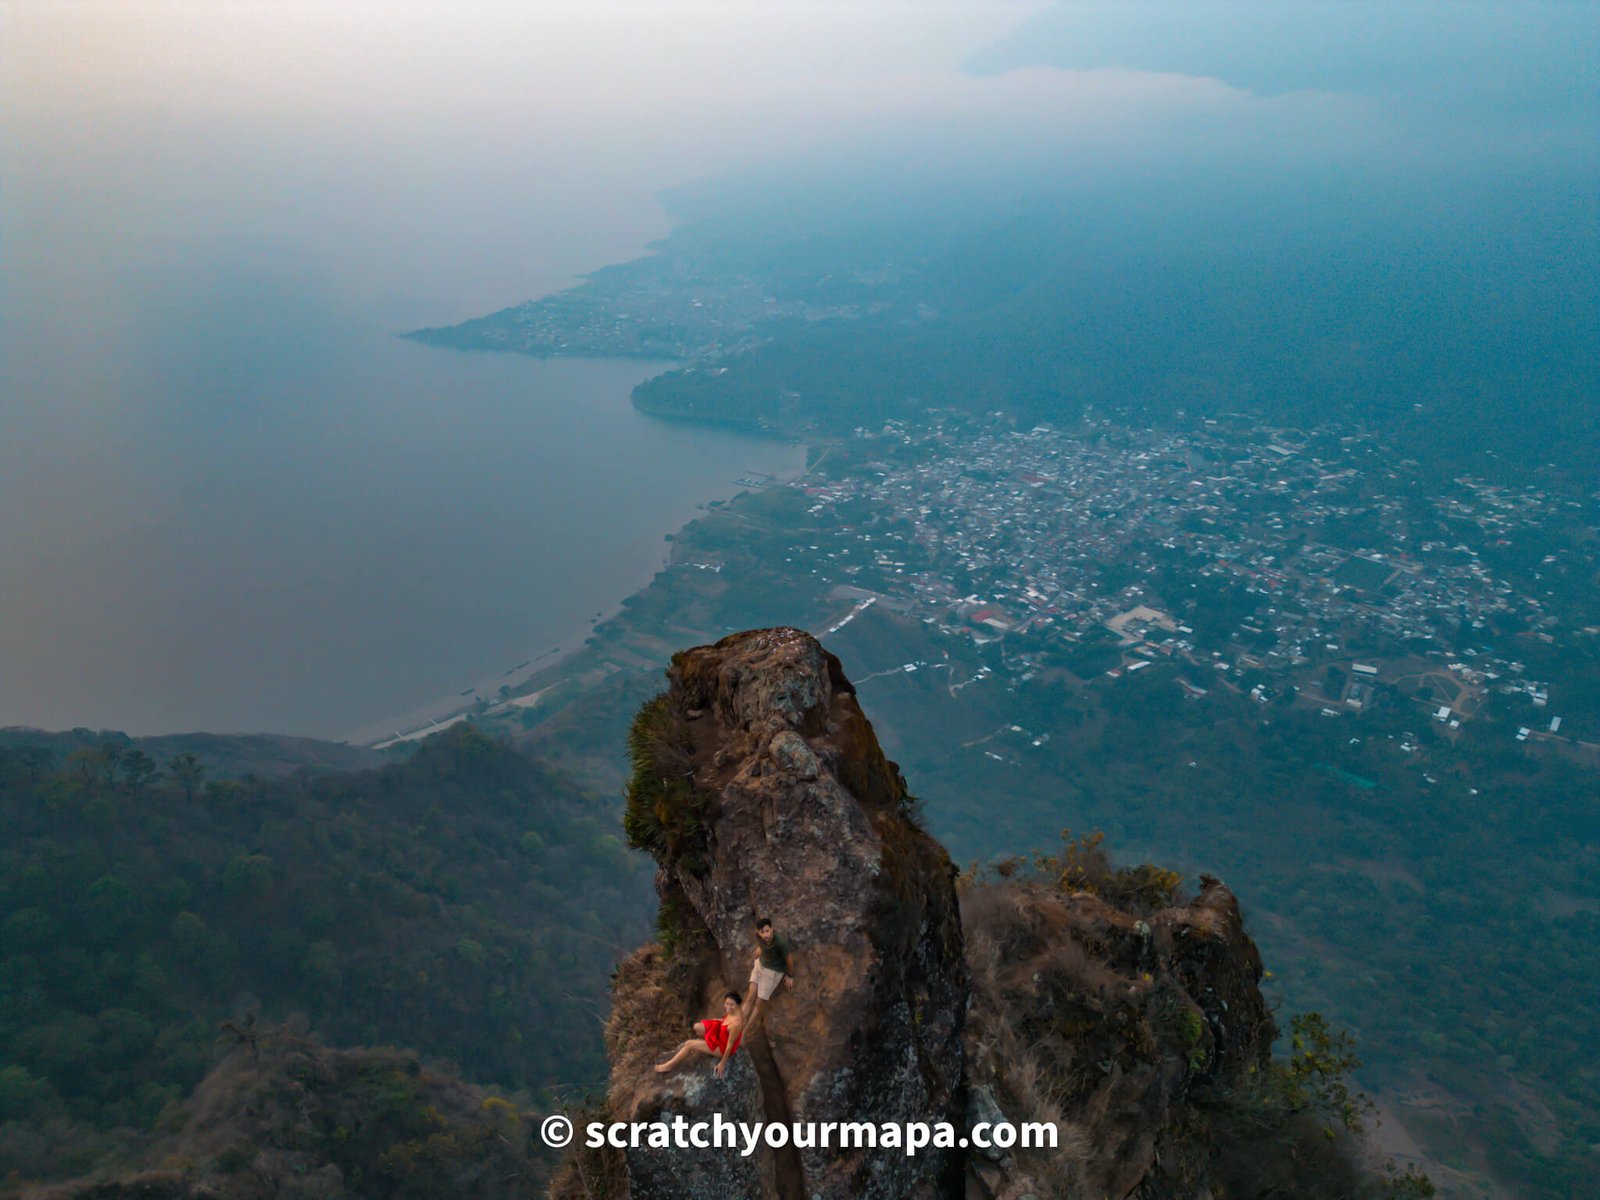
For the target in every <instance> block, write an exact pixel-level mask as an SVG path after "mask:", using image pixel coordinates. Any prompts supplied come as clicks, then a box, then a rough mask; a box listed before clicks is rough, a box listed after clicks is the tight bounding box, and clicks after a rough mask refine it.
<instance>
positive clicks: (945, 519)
mask: <svg viewBox="0 0 1600 1200" xmlns="http://www.w3.org/2000/svg"><path fill="white" fill-rule="evenodd" d="M794 486H802V487H803V488H804V491H805V494H806V497H807V499H808V501H809V508H808V513H809V515H810V517H812V518H813V519H814V520H815V521H816V523H817V529H818V533H817V534H816V540H815V543H814V544H807V545H805V546H798V547H796V550H797V552H798V553H797V557H796V565H797V566H799V567H800V568H802V569H806V570H808V571H809V572H811V573H813V574H815V575H817V576H818V577H819V581H826V582H832V583H835V584H836V585H839V586H841V587H843V588H846V589H851V594H856V593H859V594H860V595H861V596H869V595H870V596H875V597H877V598H878V599H880V600H881V601H883V602H885V603H887V604H889V605H890V606H892V607H896V608H899V609H901V610H902V611H905V612H908V613H912V614H915V615H916V616H918V617H920V618H921V619H923V620H924V621H926V622H928V623H930V624H932V625H935V626H937V627H939V628H940V629H942V630H944V631H945V632H947V633H951V634H957V635H960V636H962V637H970V638H971V639H973V640H974V641H975V642H977V643H981V644H990V643H1000V649H1001V653H1000V655H999V656H998V660H997V661H998V662H1000V663H1002V664H1004V668H1005V669H1007V670H1009V671H1011V672H1014V673H1015V674H1016V675H1017V677H1018V678H1022V679H1026V678H1030V677H1032V675H1033V674H1034V673H1037V672H1040V671H1046V670H1053V669H1063V670H1067V671H1071V672H1073V673H1074V674H1076V675H1078V676H1080V677H1084V678H1089V677H1097V676H1102V675H1103V676H1107V677H1110V678H1112V679H1116V678H1119V677H1121V676H1123V675H1125V674H1128V673H1133V672H1137V671H1139V670H1141V669H1143V668H1144V667H1146V666H1148V665H1150V664H1152V663H1156V662H1162V661H1171V662H1175V663H1179V664H1181V665H1182V666H1183V668H1184V670H1183V671H1182V673H1181V674H1180V675H1179V677H1178V679H1179V683H1180V684H1181V686H1182V687H1183V688H1184V689H1185V690H1186V691H1187V692H1188V693H1189V694H1191V695H1195V696H1198V695H1203V694H1205V692H1206V691H1207V690H1208V689H1210V688H1213V687H1225V688H1232V689H1235V690H1237V691H1239V692H1241V693H1244V694H1248V695H1250V696H1251V697H1252V698H1253V699H1255V700H1257V701H1258V702H1260V703H1262V704H1269V703H1273V702H1279V703H1300V704H1310V705H1315V706H1316V707H1318V708H1319V709H1320V710H1321V711H1323V712H1324V713H1326V714H1327V715H1329V716H1338V715H1341V714H1344V713H1349V712H1360V711H1362V710H1363V709H1364V708H1365V707H1366V706H1368V705H1370V704H1371V703H1372V701H1373V699H1374V697H1375V695H1376V694H1377V691H1378V690H1379V689H1385V688H1387V689H1391V694H1396V695H1400V696H1403V697H1405V698H1407V699H1410V700H1413V701H1415V702H1416V703H1417V704H1418V705H1419V706H1420V707H1421V709H1422V710H1423V711H1425V712H1426V714H1427V716H1428V717H1429V718H1431V719H1432V720H1433V721H1435V722H1436V723H1437V724H1438V725H1439V726H1441V727H1443V728H1444V729H1447V730H1453V729H1458V728H1459V727H1460V725H1461V723H1462V722H1464V721H1470V720H1472V719H1473V718H1474V717H1475V716H1477V715H1478V714H1479V713H1480V710H1481V709H1482V708H1483V706H1484V703H1485V699H1486V698H1487V697H1488V696H1490V695H1499V696H1502V697H1506V698H1507V699H1508V703H1509V705H1510V707H1511V710H1513V711H1516V712H1521V713H1523V714H1524V717H1525V719H1523V720H1522V722H1521V724H1520V725H1519V726H1518V728H1517V732H1516V736H1517V737H1518V738H1519V739H1522V740H1526V739H1528V738H1529V737H1548V736H1558V735H1560V734H1561V731H1562V713H1561V710H1560V708H1559V706H1558V705H1555V706H1553V703H1552V699H1551V697H1552V694H1553V689H1552V682H1551V680H1550V679H1547V678H1541V677H1536V672H1535V671H1532V670H1530V668H1529V666H1528V664H1527V663H1526V662H1525V661H1524V659H1527V658H1529V657H1530V654H1529V648H1533V649H1541V648H1542V649H1543V650H1544V651H1546V652H1548V650H1549V649H1550V648H1553V647H1557V646H1559V645H1560V644H1562V643H1564V642H1566V641H1567V640H1569V639H1587V640H1590V641H1592V639H1593V638H1594V637H1595V634H1596V630H1595V628H1594V627H1593V626H1587V627H1585V626H1582V625H1578V624H1576V623H1575V622H1573V621H1571V620H1564V619H1563V616H1562V615H1561V614H1562V606H1561V603H1560V590H1559V584H1560V579H1561V578H1562V577H1563V571H1562V567H1563V562H1562V560H1563V557H1564V556H1565V557H1571V556H1572V553H1573V552H1572V550H1571V548H1570V547H1566V546H1565V545H1564V544H1552V545H1551V546H1550V547H1549V550H1548V552H1547V553H1542V554H1541V555H1540V557H1539V559H1538V560H1536V561H1535V562H1534V563H1533V564H1532V566H1531V569H1530V568H1526V567H1524V568H1520V569H1507V568H1506V567H1504V566H1502V565H1500V564H1505V563H1511V564H1513V568H1516V564H1520V563H1522V562H1524V561H1525V560H1526V558H1527V553H1526V552H1527V551H1528V549H1529V546H1530V545H1533V544H1534V543H1536V542H1537V543H1538V546H1537V547H1536V548H1542V547H1543V542H1542V541H1541V540H1540V539H1544V538H1546V537H1547V536H1549V531H1550V530H1551V529H1555V528H1568V527H1577V528H1580V529H1582V530H1584V531H1586V534H1587V535H1589V536H1592V535H1593V534H1594V532H1595V526H1596V524H1597V520H1596V512H1597V508H1596V505H1595V503H1594V497H1589V498H1587V502H1583V501H1578V500H1573V499H1571V498H1558V497H1556V496H1553V495H1550V494H1547V493H1546V492H1544V491H1541V490H1539V489H1537V488H1533V487H1528V488H1521V489H1516V488H1507V487H1496V486H1490V485H1487V484H1483V483H1480V482H1478V481H1475V480H1472V479H1468V478H1462V479H1457V480H1454V481H1451V482H1450V484H1449V485H1448V487H1447V488H1445V489H1443V490H1436V489H1431V488H1429V487H1426V486H1424V484H1423V482H1422V481H1421V480H1420V479H1419V477H1418V469H1417V464H1415V463H1413V462H1409V461H1406V460H1396V459H1395V458H1394V457H1393V456H1392V455H1391V454H1389V453H1388V452H1387V450H1386V449H1385V447H1384V446H1382V445H1381V444H1380V443H1379V442H1378V441H1376V440H1374V439H1373V438H1372V437H1370V436H1367V435H1364V434H1361V433H1357V432H1351V431H1348V430H1339V429H1333V428H1323V429H1316V430H1310V431H1304V430H1291V429H1269V428H1263V427H1259V426H1252V425H1251V424H1249V423H1248V422H1246V421H1244V420H1243V419H1236V420H1230V419H1227V418H1223V419H1219V420H1205V421H1201V422H1196V423H1195V424H1194V425H1192V426H1191V427H1188V428H1181V429H1176V430H1175V429H1139V428H1136V427H1129V426H1127V425H1124V424H1116V423H1111V422H1104V421H1098V422H1097V421H1094V420H1090V421H1089V422H1087V423H1086V424H1085V425H1084V426H1083V427H1075V428H1073V429H1071V430H1066V429H1057V428H1054V427H1051V426H1048V425H1039V426H1035V427H1033V428H1031V429H1018V428H1011V427H1009V426H1008V425H1007V424H1006V423H1005V422H1004V421H1003V420H1002V419H1000V418H999V417H998V415H996V416H995V418H993V419H991V420H989V421H975V420H972V419H969V418H962V417H957V416H955V415H951V416H949V417H947V418H945V419H944V420H942V421H940V422H937V423H935V424H934V425H933V426H931V427H929V428H927V429H916V428H913V427H909V426H905V425H901V424H898V423H893V422H891V423H890V424H889V425H887V426H886V427H884V428H883V429H881V430H874V431H867V430H859V431H858V432H857V437H856V438H854V439H852V440H851V441H850V442H848V443H846V444H845V445H844V446H842V447H837V448H835V452H833V453H832V454H831V456H826V457H824V459H823V461H822V462H821V463H820V465H819V466H818V468H817V469H816V470H814V471H813V472H812V473H811V474H810V475H809V476H808V477H807V479H806V480H804V481H803V483H801V484H797V485H794ZM1519 551H1520V552H1521V556H1520V557H1518V552H1519ZM1569 565H1570V564H1569ZM1514 575H1515V576H1519V577H1515V578H1514ZM1555 692H1556V693H1557V694H1559V689H1555ZM1569 733H1570V730H1569Z"/></svg>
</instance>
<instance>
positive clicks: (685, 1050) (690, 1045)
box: [656, 1038, 705, 1075]
mask: <svg viewBox="0 0 1600 1200" xmlns="http://www.w3.org/2000/svg"><path fill="white" fill-rule="evenodd" d="M696 1046H699V1047H700V1048H701V1049H702V1050H703V1049H705V1043H704V1042H697V1041H695V1040H694V1039H693V1038H690V1039H689V1040H687V1041H686V1042H684V1043H683V1044H682V1045H681V1046H679V1047H678V1052H677V1053H676V1054H674V1055H673V1056H672V1057H671V1058H669V1059H667V1061H666V1062H659V1063H657V1064H656V1070H657V1071H659V1072H661V1073H662V1074H663V1075H665V1074H666V1073H667V1072H668V1071H670V1070H672V1068H673V1067H675V1066H677V1065H678V1064H679V1063H681V1062H682V1061H683V1060H684V1059H686V1058H688V1057H689V1055H691V1054H693V1053H694V1048H695V1047H696Z"/></svg>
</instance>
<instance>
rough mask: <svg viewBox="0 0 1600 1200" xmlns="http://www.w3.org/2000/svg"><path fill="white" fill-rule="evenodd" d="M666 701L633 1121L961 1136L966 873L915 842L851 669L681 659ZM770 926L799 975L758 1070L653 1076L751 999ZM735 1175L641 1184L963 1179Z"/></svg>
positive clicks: (818, 1193)
mask: <svg viewBox="0 0 1600 1200" xmlns="http://www.w3.org/2000/svg"><path fill="white" fill-rule="evenodd" d="M668 679H669V681H670V686H669V688H668V690H667V692H666V693H665V695H663V696H662V697H660V698H658V699H657V700H656V701H654V702H652V703H651V704H650V705H647V706H646V708H645V709H644V710H643V711H642V712H641V713H640V715H639V718H638V720H637V721H636V723H635V727H634V732H633V747H632V749H633V752H634V759H635V766H636V771H635V776H634V780H633V784H632V787H631V789H630V795H629V801H628V833H629V836H630V839H631V840H632V841H633V842H634V843H635V844H637V845H641V846H644V847H645V848H647V849H649V850H650V851H651V852H652V853H653V854H654V855H655V858H656V861H657V863H658V865H659V867H660V872H659V875H658V878H657V888H658V891H659V892H660V895H661V903H662V920H661V925H662V934H663V939H664V942H665V943H666V944H667V947H668V949H669V953H660V952H651V953H648V954H645V955H643V956H636V957H635V959H633V960H631V961H630V962H629V963H628V964H626V965H625V967H624V969H623V971H622V972H621V973H620V974H619V977H618V983H617V997H616V1013H615V1014H614V1016H613V1020H612V1022H611V1029H610V1038H609V1040H610V1045H611V1049H612V1052H613V1073H612V1086H611V1095H610V1103H611V1106H612V1109H613V1111H614V1112H616V1113H617V1114H618V1119H625V1120H636V1119H649V1118H651V1117H655V1116H660V1115H671V1114H675V1113H677V1112H684V1113H686V1114H688V1115H690V1116H706V1117H709V1115H710V1114H711V1113H712V1112H714V1111H722V1112H723V1113H724V1115H726V1116H729V1117H734V1116H736V1115H737V1116H745V1117H751V1116H753V1118H754V1119H758V1120H759V1119H766V1120H778V1121H829V1120H834V1121H845V1120H873V1121H880V1122H881V1121H894V1120H906V1121H938V1120H946V1119H948V1120H956V1119H958V1117H959V1111H958V1106H959V1104H960V1101H961V1097H960V1094H959V1093H960V1082H961V1070H962V1051H961V1032H962V1024H963V1021H964V1018H965V1012H966V1003H967V996H968V987H967V978H966V965H965V959H964V956H963V953H962V939H961V924H960V916H959V912H958V908H957V904H956V893H955V875H956V872H955V869H954V867H953V865H952V863H951V861H950V858H949V856H948V855H947V854H946V853H945V851H944V849H943V848H942V847H940V846H939V845H938V843H937V842H935V841H934V840H933V839H932V838H930V837H928V836H927V835H926V834H925V833H924V832H923V831H922V830H921V829H920V827H919V826H918V825H917V823H916V821H915V819H914V816H913V814H912V803H913V802H912V798H911V796H910V794H909V793H908V791H907V789H906V786H905V782H904V781H903V780H902V779H901V777H900V773H899V771H898V770H897V769H896V768H895V766H894V764H892V763H890V762H888V761H887V760H886V759H885V757H884V755H883V751H882V750H881V749H880V748H879V746H878V741H877V738H876V737H875V735H874V734H873V731H872V727H871V725H870V724H869V723H868V722H867V720H866V718H865V717H864V716H863V715H862V713H861V709H860V707H859V706H858V705H857V703H856V698H855V692H854V689H852V688H851V687H850V685H849V683H848V682H847V681H846V680H845V678H844V674H843V671H842V670H841V669H840V666H839V662H838V660H837V659H835V658H834V657H833V656H832V655H830V654H828V653H827V652H826V651H824V650H823V649H822V647H821V646H820V645H819V644H818V642H817V641H816V639H815V638H813V637H811V636H810V635H809V634H805V633H802V632H800V631H799V630H795V629H771V630H761V631H757V632H751V633H744V634H738V635H735V636H733V637H729V638H726V639H724V640H723V641H721V642H718V643H717V644H716V645H715V646H703V647H699V648H697V649H694V650H690V651H687V652H685V653H683V654H680V655H678V656H677V657H676V658H675V659H674V660H673V664H672V666H671V668H670V670H669V671H668ZM758 916H759V917H766V918H769V919H771V921H772V922H773V924H774V926H775V928H776V929H777V930H778V932H779V933H780V935H781V936H782V937H783V938H785V939H786V940H787V942H788V943H789V945H790V947H791V950H792V956H793V962H794V968H795V969H794V980H793V983H792V984H791V985H789V986H786V987H783V988H782V989H781V990H780V991H779V992H778V994H777V995H776V996H775V997H774V998H773V999H772V1000H771V1001H770V1002H768V1004H767V1005H766V1006H765V1011H764V1017H763V1019H762V1020H761V1021H760V1023H759V1026H758V1028H757V1029H756V1031H755V1032H754V1033H753V1034H752V1036H751V1037H750V1038H749V1040H748V1041H747V1043H746V1045H747V1047H748V1049H749V1054H748V1055H747V1056H746V1055H740V1056H738V1059H739V1061H738V1065H737V1066H736V1068H735V1070H733V1071H730V1072H729V1076H728V1079H727V1080H725V1081H719V1080H715V1079H714V1078H712V1076H711V1072H710V1068H709V1065H707V1066H705V1067H700V1068H697V1069H692V1070H690V1069H686V1070H682V1071H679V1072H677V1073H675V1074H674V1075H672V1076H668V1077H665V1078H664V1077H662V1076H659V1075H657V1074H655V1073H654V1072H653V1071H652V1070H651V1069H650V1067H651V1064H653V1063H654V1062H655V1061H656V1059H657V1058H658V1057H659V1056H660V1055H661V1053H662V1051H663V1050H664V1049H665V1048H666V1047H667V1046H669V1045H671V1044H672V1043H673V1042H675V1041H676V1040H678V1039H681V1038H682V1036H683V1031H685V1030H686V1029H687V1027H688V1025H689V1023H690V1022H691V1021H692V1020H694V1019H695V1018H696V1017H700V1016H704V1015H707V1014H711V1013H714V1012H716V1011H718V999H719V998H720V996H721V995H722V994H723V993H724V992H725V991H727V990H729V989H733V990H737V991H740V992H743V991H745V989H746V986H747V981H748V979H749V976H750V970H751V960H752V957H753V955H754V953H755V950H756V947H757V939H756V935H755V921H756V919H757V917H758ZM647 997H655V998H657V999H658V1000H659V1001H665V1003H664V1004H658V1008H664V1009H665V1012H658V1013H657V1014H656V1018H657V1019H656V1020H652V1021H651V1022H650V1024H651V1025H652V1026H659V1025H660V1024H664V1025H666V1026H669V1027H670V1032H669V1033H668V1034H667V1036H668V1041H667V1042H662V1041H660V1040H659V1039H650V1038H641V1037H638V1036H636V1035H637V1034H638V1033H640V1032H641V1030H638V1029H635V1028H633V1027H632V1022H631V1019H630V1018H631V1017H632V1016H636V1015H638V1014H637V1010H636V1008H635V1006H636V1005H637V1004H638V1003H639V1002H640V1001H641V1000H644V999H645V998H647ZM674 1001H676V1007H675V1006H674V1003H673V1002H674ZM662 1017H665V1020H664V1021H663V1020H661V1018H662ZM663 1032H665V1031H663ZM735 1158H736V1156H732V1155H729V1154H727V1153H726V1152H718V1151H707V1152H700V1153H697V1154H688V1155H672V1154H662V1153H661V1152H659V1151H641V1152H639V1153H637V1154H635V1155H633V1156H631V1157H630V1158H629V1160H628V1164H627V1165H628V1173H629V1176H630V1180H631V1183H632V1188H633V1194H634V1195H635V1196H636V1197H643V1196H685V1197H687V1196H704V1195H729V1196H732V1195H740V1196H762V1195H765V1196H780V1197H788V1196H806V1197H839V1198H840V1200H845V1198H846V1197H883V1198H885V1200H887V1198H889V1197H907V1196H922V1195H926V1196H933V1195H938V1194H942V1190H943V1184H942V1183H941V1180H942V1178H943V1177H944V1176H945V1175H946V1174H947V1173H948V1172H950V1171H951V1170H958V1168H957V1167H955V1166H954V1165H953V1164H951V1163H950V1162H948V1161H946V1158H945V1157H944V1156H943V1155H940V1154H936V1153H932V1152H928V1153H925V1154H923V1155H920V1156H918V1157H916V1158H908V1157H906V1156H904V1155H900V1156H893V1155H879V1154H875V1153H871V1152H866V1151H844V1152H841V1151H838V1150H830V1151H826V1152H824V1151H809V1150H794V1149H789V1150H786V1151H778V1152H774V1153H772V1154H770V1155H768V1156H767V1158H766V1159H765V1160H744V1159H740V1160H738V1161H734V1159H735Z"/></svg>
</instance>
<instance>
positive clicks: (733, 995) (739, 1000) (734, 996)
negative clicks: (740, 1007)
mask: <svg viewBox="0 0 1600 1200" xmlns="http://www.w3.org/2000/svg"><path fill="white" fill-rule="evenodd" d="M723 999H724V1000H732V1001H733V1002H734V1003H735V1004H743V1003H744V997H743V996H741V995H739V993H738V992H729V993H728V994H727V995H726V996H724V997H723Z"/></svg>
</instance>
